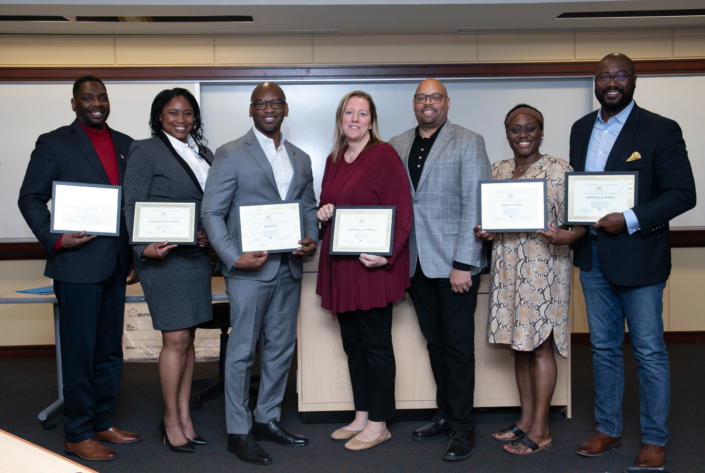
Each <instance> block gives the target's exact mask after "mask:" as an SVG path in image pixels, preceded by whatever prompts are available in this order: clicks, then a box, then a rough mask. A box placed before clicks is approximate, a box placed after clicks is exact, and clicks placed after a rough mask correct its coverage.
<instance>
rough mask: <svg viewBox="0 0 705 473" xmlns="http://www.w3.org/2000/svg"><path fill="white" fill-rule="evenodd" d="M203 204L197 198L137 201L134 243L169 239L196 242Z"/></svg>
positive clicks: (185, 242)
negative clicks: (195, 199) (188, 199)
mask: <svg viewBox="0 0 705 473" xmlns="http://www.w3.org/2000/svg"><path fill="white" fill-rule="evenodd" d="M199 207H200V205H199V204H198V202H195V201H184V202H164V201H159V200H148V201H142V202H135V215H134V219H133V226H132V237H131V238H130V244H131V245H137V244H144V243H155V242H162V241H168V242H169V243H170V244H172V245H195V244H197V243H198V242H197V241H196V233H198V225H197V223H198V216H199V214H200V212H199Z"/></svg>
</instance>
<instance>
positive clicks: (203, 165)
mask: <svg viewBox="0 0 705 473" xmlns="http://www.w3.org/2000/svg"><path fill="white" fill-rule="evenodd" d="M162 132H163V133H164V134H165V135H166V136H167V138H169V142H170V143H171V146H173V147H174V149H175V150H176V152H177V153H179V156H181V157H182V158H184V161H186V162H187V163H188V165H189V167H190V168H191V170H192V171H193V173H194V174H195V175H196V179H197V180H198V183H199V184H200V185H201V189H203V190H205V189H206V179H207V178H208V171H210V170H211V167H210V165H209V164H208V161H206V160H205V159H203V157H202V156H201V155H200V154H198V144H197V143H196V142H195V141H194V140H193V138H191V135H188V138H187V139H186V141H187V142H186V143H184V142H183V141H180V140H177V139H176V138H174V137H173V136H171V135H170V134H169V133H167V132H165V131H164V130H162Z"/></svg>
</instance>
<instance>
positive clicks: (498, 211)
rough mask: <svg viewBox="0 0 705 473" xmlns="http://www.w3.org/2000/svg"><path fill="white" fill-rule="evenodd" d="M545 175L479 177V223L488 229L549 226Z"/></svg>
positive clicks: (522, 230) (527, 228) (521, 230)
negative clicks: (523, 177)
mask: <svg viewBox="0 0 705 473" xmlns="http://www.w3.org/2000/svg"><path fill="white" fill-rule="evenodd" d="M546 222H547V210H546V179H509V180H506V181H480V225H482V229H483V230H485V231H486V232H492V233H501V232H535V231H537V230H548V228H547V225H546Z"/></svg>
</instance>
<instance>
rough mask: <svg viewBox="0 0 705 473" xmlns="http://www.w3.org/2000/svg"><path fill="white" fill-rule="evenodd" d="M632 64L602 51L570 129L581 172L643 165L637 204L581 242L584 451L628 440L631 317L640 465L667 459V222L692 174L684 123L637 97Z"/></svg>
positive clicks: (684, 200)
mask: <svg viewBox="0 0 705 473" xmlns="http://www.w3.org/2000/svg"><path fill="white" fill-rule="evenodd" d="M636 79H637V76H636V73H635V69H634V64H633V63H632V61H631V59H629V58H628V57H627V56H625V55H623V54H619V53H615V54H610V55H607V56H605V58H604V59H602V61H600V63H599V65H598V66H597V70H596V73H595V96H596V97H597V99H598V101H599V102H600V104H601V105H602V107H601V108H600V110H598V111H596V112H593V113H590V114H588V115H586V116H585V117H583V118H581V119H580V120H578V121H577V122H575V124H574V125H573V128H572V130H571V134H570V165H571V166H572V167H573V169H574V170H575V171H577V172H582V171H588V172H610V171H622V172H625V171H637V172H638V184H637V190H638V192H637V194H638V195H637V201H636V205H635V206H634V207H633V208H631V209H628V210H626V211H624V212H621V213H611V214H609V215H607V216H605V217H603V218H601V219H600V220H599V221H598V222H597V223H596V224H594V225H592V227H591V228H590V229H589V230H590V231H589V232H588V233H587V234H586V235H585V237H584V238H582V239H581V240H580V241H578V242H577V243H576V245H575V255H574V261H575V265H576V266H577V267H578V268H580V270H581V271H580V283H581V284H582V287H583V292H584V293H585V305H586V308H587V315H588V323H589V326H590V341H591V343H592V352H593V371H594V380H595V391H596V395H595V420H596V421H597V427H596V429H595V432H594V433H593V434H592V435H591V436H590V438H589V439H588V440H586V441H585V442H584V443H583V444H582V445H581V446H580V448H579V449H578V454H579V455H583V456H587V457H595V456H600V455H602V454H603V453H604V452H605V451H606V450H609V449H611V448H616V447H619V446H620V445H621V432H622V397H623V393H624V368H623V359H622V342H623V340H624V323H625V319H626V322H627V324H628V326H629V337H630V340H631V343H632V347H633V350H634V355H635V356H636V359H637V362H638V375H639V397H640V402H641V407H640V414H641V416H640V421H641V437H642V448H641V451H640V453H639V454H638V456H637V459H636V462H635V463H636V466H637V467H641V468H649V467H662V466H663V464H664V462H665V459H666V453H665V451H666V443H667V442H668V437H669V435H668V429H667V428H666V419H667V418H668V411H669V403H670V379H669V366H668V354H667V353H666V345H665V343H664V341H663V319H662V312H663V303H662V299H663V289H664V287H665V286H666V280H667V279H668V276H669V274H670V272H671V247H670V240H669V226H668V222H669V221H670V220H671V219H673V218H674V217H676V216H677V215H680V214H682V213H683V212H686V211H688V210H690V209H692V208H693V207H695V180H694V178H693V171H692V169H691V167H690V161H689V160H688V153H687V151H686V148H685V142H684V141H683V135H682V133H681V129H680V127H679V126H678V124H677V123H676V122H675V121H673V120H669V119H668V118H664V117H662V116H660V115H656V114H655V113H652V112H649V111H648V110H644V109H642V108H640V107H639V106H638V105H637V104H636V103H635V102H634V100H633V95H634V90H635V88H636Z"/></svg>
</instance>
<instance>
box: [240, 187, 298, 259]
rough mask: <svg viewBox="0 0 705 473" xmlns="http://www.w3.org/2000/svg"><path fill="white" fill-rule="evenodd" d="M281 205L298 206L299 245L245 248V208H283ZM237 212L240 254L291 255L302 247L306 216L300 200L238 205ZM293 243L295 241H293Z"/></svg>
mask: <svg viewBox="0 0 705 473" xmlns="http://www.w3.org/2000/svg"><path fill="white" fill-rule="evenodd" d="M281 205H285V206H288V205H296V206H297V208H298V213H299V235H300V238H296V242H297V244H296V245H295V246H293V247H290V248H275V249H265V248H263V249H250V248H249V247H248V248H245V246H244V242H243V233H242V230H243V228H242V227H243V223H242V210H241V209H243V208H247V207H276V206H281ZM235 210H236V217H237V232H238V243H239V246H240V252H241V253H249V252H252V251H266V252H267V253H270V254H275V253H291V252H294V251H297V250H298V249H299V248H300V247H301V246H300V245H299V244H298V241H299V240H303V239H304V216H303V213H302V212H301V202H300V201H298V200H282V201H281V202H263V203H261V204H236V206H235ZM292 241H294V240H293V239H292Z"/></svg>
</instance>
